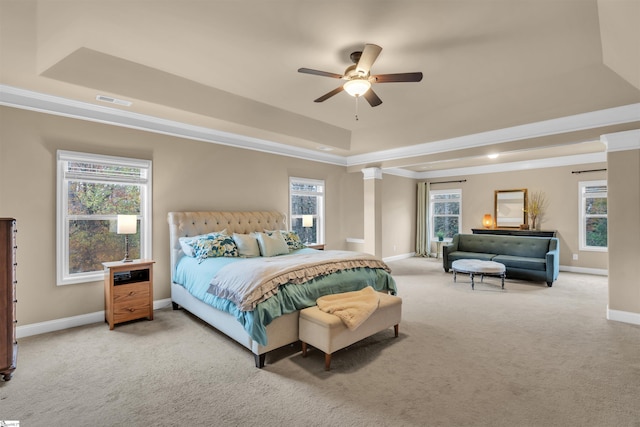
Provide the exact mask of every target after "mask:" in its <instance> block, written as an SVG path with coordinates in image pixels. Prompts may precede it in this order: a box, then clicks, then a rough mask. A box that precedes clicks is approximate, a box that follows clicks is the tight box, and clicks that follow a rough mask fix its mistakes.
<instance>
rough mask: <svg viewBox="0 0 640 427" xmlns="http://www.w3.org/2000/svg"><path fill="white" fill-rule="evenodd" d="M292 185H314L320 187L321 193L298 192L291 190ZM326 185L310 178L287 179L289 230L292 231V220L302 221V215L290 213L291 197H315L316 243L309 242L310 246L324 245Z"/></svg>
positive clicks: (291, 207)
mask: <svg viewBox="0 0 640 427" xmlns="http://www.w3.org/2000/svg"><path fill="white" fill-rule="evenodd" d="M294 183H300V184H310V185H316V186H320V187H321V188H322V191H299V190H293V184H294ZM326 188H327V187H326V185H325V182H324V180H322V179H310V178H297V177H289V230H293V220H294V219H301V220H302V215H294V214H293V212H292V209H293V203H292V198H293V196H313V197H316V198H317V199H318V201H317V206H318V212H317V213H316V214H315V215H313V218H314V219H315V222H316V233H317V235H316V237H317V239H318V241H317V242H309V243H310V244H318V245H321V244H324V229H325V219H324V218H325V216H324V197H325V194H326Z"/></svg>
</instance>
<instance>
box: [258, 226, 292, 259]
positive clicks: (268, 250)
mask: <svg viewBox="0 0 640 427" xmlns="http://www.w3.org/2000/svg"><path fill="white" fill-rule="evenodd" d="M255 235H256V237H257V239H258V246H259V247H260V253H261V254H262V256H276V255H284V254H288V253H289V246H288V245H287V242H286V241H285V240H284V237H282V234H281V233H279V232H276V233H271V235H269V234H267V233H255Z"/></svg>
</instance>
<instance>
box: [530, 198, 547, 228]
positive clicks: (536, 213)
mask: <svg viewBox="0 0 640 427" xmlns="http://www.w3.org/2000/svg"><path fill="white" fill-rule="evenodd" d="M546 207H547V196H546V195H545V194H544V192H542V191H534V192H532V193H531V194H530V195H529V201H528V202H527V210H526V212H527V214H528V215H529V219H530V220H531V229H532V230H537V229H538V228H539V227H540V217H541V216H542V214H543V213H544V210H545V208H546Z"/></svg>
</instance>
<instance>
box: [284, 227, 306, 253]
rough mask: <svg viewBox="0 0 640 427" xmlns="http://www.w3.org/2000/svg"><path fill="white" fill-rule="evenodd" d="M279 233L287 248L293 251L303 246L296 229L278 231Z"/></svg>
mask: <svg viewBox="0 0 640 427" xmlns="http://www.w3.org/2000/svg"><path fill="white" fill-rule="evenodd" d="M280 233H281V234H282V237H284V241H285V242H287V246H289V250H291V251H293V250H296V249H302V248H304V247H305V246H304V244H303V243H302V240H300V236H299V235H298V232H297V231H280Z"/></svg>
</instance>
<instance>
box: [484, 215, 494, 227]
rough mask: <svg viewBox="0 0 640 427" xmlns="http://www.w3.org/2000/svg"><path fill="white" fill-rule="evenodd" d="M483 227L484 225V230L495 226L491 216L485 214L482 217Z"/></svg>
mask: <svg viewBox="0 0 640 427" xmlns="http://www.w3.org/2000/svg"><path fill="white" fill-rule="evenodd" d="M482 225H484V228H491V227H492V226H493V217H492V216H491V214H484V216H483V217H482Z"/></svg>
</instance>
